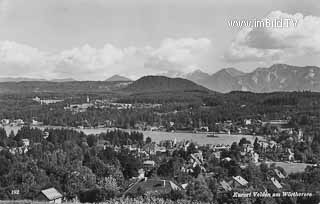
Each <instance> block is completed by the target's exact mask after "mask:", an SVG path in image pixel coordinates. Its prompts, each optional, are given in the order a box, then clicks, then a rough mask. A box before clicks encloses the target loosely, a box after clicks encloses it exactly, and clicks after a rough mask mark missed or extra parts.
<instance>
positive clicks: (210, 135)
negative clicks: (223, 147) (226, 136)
mask: <svg viewBox="0 0 320 204" xmlns="http://www.w3.org/2000/svg"><path fill="white" fill-rule="evenodd" d="M207 137H219V136H217V135H214V134H213V133H212V134H209V135H207Z"/></svg>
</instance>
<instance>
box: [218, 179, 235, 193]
mask: <svg viewBox="0 0 320 204" xmlns="http://www.w3.org/2000/svg"><path fill="white" fill-rule="evenodd" d="M219 183H220V187H221V188H219V190H220V191H226V192H229V191H232V188H231V186H230V185H229V184H228V183H227V182H226V181H225V180H222V181H220V182H219Z"/></svg>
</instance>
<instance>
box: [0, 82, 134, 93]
mask: <svg viewBox="0 0 320 204" xmlns="http://www.w3.org/2000/svg"><path fill="white" fill-rule="evenodd" d="M127 85H128V82H127V83H126V82H107V81H68V82H49V81H23V82H0V94H8V93H11V94H12V93H14V94H27V93H44V92H46V93H76V92H77V93H94V92H99V93H101V92H111V91H117V90H119V89H122V88H123V87H126V86H127Z"/></svg>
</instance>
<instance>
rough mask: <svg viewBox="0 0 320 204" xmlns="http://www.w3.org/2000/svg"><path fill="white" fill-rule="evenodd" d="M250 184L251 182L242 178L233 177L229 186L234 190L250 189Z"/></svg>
mask: <svg viewBox="0 0 320 204" xmlns="http://www.w3.org/2000/svg"><path fill="white" fill-rule="evenodd" d="M248 184H249V182H248V181H247V180H245V179H244V178H243V177H242V176H233V177H232V180H231V181H230V182H229V185H230V186H231V187H232V189H234V188H243V187H248Z"/></svg>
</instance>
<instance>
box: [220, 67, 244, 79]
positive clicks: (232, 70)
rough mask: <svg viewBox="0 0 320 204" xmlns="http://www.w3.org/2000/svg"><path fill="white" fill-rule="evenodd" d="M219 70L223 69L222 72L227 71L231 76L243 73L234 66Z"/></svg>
mask: <svg viewBox="0 0 320 204" xmlns="http://www.w3.org/2000/svg"><path fill="white" fill-rule="evenodd" d="M220 71H224V72H227V73H228V74H230V75H231V76H233V77H236V76H241V75H244V74H245V73H244V72H242V71H240V70H238V69H236V68H233V67H228V68H223V69H222V70H220Z"/></svg>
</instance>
